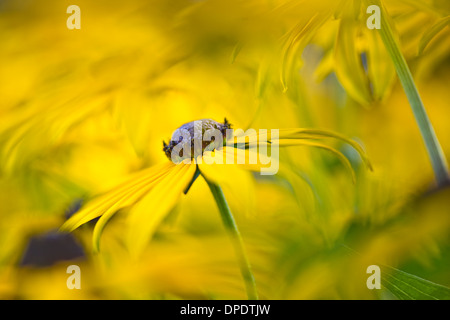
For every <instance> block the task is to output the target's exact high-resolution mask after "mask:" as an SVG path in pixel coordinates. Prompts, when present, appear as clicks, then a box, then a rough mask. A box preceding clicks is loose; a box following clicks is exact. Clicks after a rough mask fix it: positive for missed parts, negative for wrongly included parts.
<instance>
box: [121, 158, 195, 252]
mask: <svg viewBox="0 0 450 320" xmlns="http://www.w3.org/2000/svg"><path fill="white" fill-rule="evenodd" d="M196 169H197V166H196V165H195V164H185V163H180V164H178V165H175V167H173V168H172V169H171V170H170V172H169V174H167V175H166V176H164V177H163V179H162V180H161V181H159V182H158V183H157V184H156V185H155V186H154V188H153V189H152V190H151V191H150V192H149V193H148V194H147V195H146V196H145V197H143V198H142V200H141V201H139V202H138V203H137V204H136V205H135V206H134V207H133V208H132V209H131V210H130V212H129V216H128V224H129V229H128V230H129V233H128V238H127V241H128V247H129V249H130V251H131V253H132V254H133V255H134V256H137V255H139V254H140V253H141V252H142V251H143V249H144V248H145V246H146V244H147V243H148V241H149V240H150V239H151V237H152V235H153V233H154V232H155V230H156V228H157V227H158V225H159V224H160V222H161V221H162V220H163V219H164V217H166V215H167V213H169V211H170V210H171V209H172V208H173V207H174V206H175V204H176V203H177V202H178V200H179V197H180V196H181V195H182V193H183V191H184V190H185V189H186V187H187V186H188V184H189V183H190V182H191V180H192V178H193V176H194V173H195V171H196Z"/></svg>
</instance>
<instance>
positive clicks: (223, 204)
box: [197, 169, 258, 300]
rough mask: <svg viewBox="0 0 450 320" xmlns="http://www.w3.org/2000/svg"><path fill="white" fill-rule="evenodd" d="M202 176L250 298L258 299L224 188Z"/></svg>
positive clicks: (253, 279) (253, 278) (248, 263)
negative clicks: (212, 198)
mask: <svg viewBox="0 0 450 320" xmlns="http://www.w3.org/2000/svg"><path fill="white" fill-rule="evenodd" d="M197 170H198V169H197ZM202 176H203V178H204V179H205V181H206V183H207V184H208V187H209V189H210V190H211V193H212V194H213V197H214V200H215V201H216V203H217V206H218V208H219V211H220V216H221V218H222V222H223V224H224V226H225V228H226V229H227V231H228V233H229V235H230V237H231V240H232V243H233V246H234V250H235V252H236V255H237V258H238V261H239V267H240V269H241V274H242V277H243V278H244V282H245V288H246V291H247V296H248V299H249V300H258V292H257V290H256V283H255V277H254V276H253V273H252V270H251V267H250V262H249V260H248V257H247V254H246V252H245V248H244V243H243V241H242V237H241V234H240V232H239V229H238V227H237V225H236V221H235V220H234V217H233V214H232V213H231V210H230V207H229V206H228V203H227V200H226V199H225V195H224V194H223V191H222V188H221V187H220V186H219V185H218V184H215V183H214V182H212V181H210V180H208V179H207V178H206V177H205V176H204V175H202Z"/></svg>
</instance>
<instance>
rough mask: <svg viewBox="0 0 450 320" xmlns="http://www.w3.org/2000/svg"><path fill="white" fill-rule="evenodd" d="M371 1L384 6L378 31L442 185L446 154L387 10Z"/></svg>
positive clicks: (446, 169) (445, 171) (377, 0)
mask: <svg viewBox="0 0 450 320" xmlns="http://www.w3.org/2000/svg"><path fill="white" fill-rule="evenodd" d="M370 2H372V3H375V4H376V5H378V6H379V7H380V8H382V9H381V10H382V11H381V29H379V30H378V31H379V32H380V36H381V39H382V40H383V43H384V45H385V47H386V49H387V51H388V52H389V55H390V56H391V59H392V61H393V63H394V66H395V69H396V71H397V75H398V77H399V79H400V82H401V84H402V86H403V89H404V91H405V93H406V96H407V98H408V101H409V104H410V105H411V109H412V111H413V113H414V117H415V118H416V122H417V124H418V126H419V130H420V132H421V134H422V138H423V140H424V142H425V146H426V148H427V151H428V155H429V157H430V159H431V165H432V167H433V171H434V175H435V177H436V182H437V184H438V186H442V185H444V184H445V183H446V182H448V180H449V174H448V167H447V161H446V159H445V155H444V153H443V151H442V148H441V146H440V144H439V141H438V139H437V137H436V134H435V132H434V129H433V126H432V124H431V122H430V119H429V118H428V115H427V112H426V110H425V106H424V105H423V103H422V99H421V98H420V95H419V92H418V90H417V88H416V85H415V83H414V79H413V77H412V75H411V72H410V70H409V68H408V65H407V63H406V60H405V58H404V57H403V55H402V53H401V51H400V47H399V45H398V43H397V41H396V40H395V38H394V35H393V33H392V29H391V27H390V25H389V21H388V19H387V12H386V10H385V9H384V8H383V6H382V5H381V2H380V0H373V1H370ZM367 3H369V1H367Z"/></svg>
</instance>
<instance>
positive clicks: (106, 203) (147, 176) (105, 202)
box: [60, 162, 175, 232]
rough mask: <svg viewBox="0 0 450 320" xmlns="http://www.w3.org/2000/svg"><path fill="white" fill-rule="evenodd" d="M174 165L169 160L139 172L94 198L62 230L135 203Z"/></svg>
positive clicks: (72, 228) (69, 229) (67, 229)
mask: <svg viewBox="0 0 450 320" xmlns="http://www.w3.org/2000/svg"><path fill="white" fill-rule="evenodd" d="M174 166H175V165H174V164H173V163H172V162H167V163H163V164H160V165H156V166H153V167H151V168H149V169H146V170H143V171H141V172H139V173H137V174H136V175H135V176H134V177H133V178H132V179H130V180H128V181H127V182H125V183H123V184H121V185H120V186H118V187H116V188H114V189H112V190H111V191H109V192H107V193H105V194H104V195H102V196H100V197H98V198H96V199H94V200H92V201H91V202H90V203H88V205H87V206H86V207H85V208H83V209H82V210H81V211H80V212H78V213H76V214H75V215H73V216H72V217H70V218H69V219H68V220H67V221H66V222H65V223H64V224H63V225H62V226H61V228H60V230H61V231H69V232H70V231H73V230H74V229H76V228H78V227H79V226H81V225H82V224H84V223H86V222H88V221H90V220H92V219H94V218H97V217H98V216H101V215H102V214H104V213H105V212H107V213H108V216H109V215H111V214H114V213H115V212H116V211H117V210H119V209H121V208H123V207H126V206H129V205H131V204H133V203H134V202H136V201H137V200H138V199H139V198H140V197H142V196H143V195H144V194H145V193H147V192H148V191H149V190H150V189H151V188H152V187H153V185H154V184H153V182H156V181H159V179H161V178H162V177H164V176H165V175H166V174H167V173H168V172H170V170H171V169H173V167H174ZM109 217H110V216H109Z"/></svg>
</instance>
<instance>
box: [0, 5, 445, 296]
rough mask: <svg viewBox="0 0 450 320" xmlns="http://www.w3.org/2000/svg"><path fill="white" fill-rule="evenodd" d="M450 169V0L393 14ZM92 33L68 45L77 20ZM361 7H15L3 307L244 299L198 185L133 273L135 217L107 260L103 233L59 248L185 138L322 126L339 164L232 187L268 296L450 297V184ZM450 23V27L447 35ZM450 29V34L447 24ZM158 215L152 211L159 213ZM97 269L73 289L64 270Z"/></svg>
mask: <svg viewBox="0 0 450 320" xmlns="http://www.w3.org/2000/svg"><path fill="white" fill-rule="evenodd" d="M385 2H386V3H385V5H386V9H387V11H388V13H389V15H390V19H392V21H393V23H394V25H395V34H396V36H397V37H398V40H399V43H400V44H401V49H402V52H403V54H404V56H405V58H406V59H407V62H408V64H409V66H410V68H411V71H412V73H413V76H414V80H415V82H416V85H417V87H418V89H419V92H420V94H421V97H422V99H423V102H424V104H425V107H426V108H427V112H428V114H429V116H430V119H431V122H432V124H433V126H434V129H435V131H436V134H437V137H438V138H439V140H440V142H441V145H442V147H443V150H444V153H445V154H446V156H447V158H450V126H449V124H450V117H449V110H448V108H449V103H448V101H449V99H450V90H449V87H450V72H449V71H450V41H449V38H450V30H449V27H448V26H446V24H443V25H442V28H439V29H437V30H436V29H435V30H436V31H437V32H435V33H433V37H430V36H429V35H430V30H432V29H433V27H435V26H436V24H437V23H440V22H442V21H445V18H446V17H448V16H449V14H450V4H449V2H448V1H446V0H434V1H432V0H427V1H415V0H405V1H385ZM72 4H76V5H78V6H79V7H80V9H81V29H79V30H69V29H68V28H67V26H66V20H67V19H68V18H69V16H70V14H67V13H66V9H67V7H68V6H69V5H72ZM365 9H366V6H365V5H364V4H363V3H362V2H361V1H340V2H339V1H328V0H321V1H314V3H312V1H288V0H258V1H256V0H247V1H239V0H203V1H202V0H197V1H196V0H173V1H163V0H160V1H156V0H153V1H103V0H100V1H85V0H77V1H70V2H69V1H65V0H63V1H56V0H55V1H50V0H40V1H32V0H21V1H12V0H3V1H0V30H1V31H0V298H2V299H245V298H246V294H245V288H244V284H243V281H242V278H241V275H240V272H239V266H238V263H237V261H236V256H235V254H234V251H233V248H232V245H231V243H230V241H229V237H228V236H227V234H226V232H225V229H224V227H223V225H222V223H221V220H220V215H219V212H218V209H217V206H216V204H215V202H214V200H213V197H212V195H211V193H210V192H209V190H208V187H207V185H206V183H205V182H204V181H203V180H202V179H197V181H196V182H195V183H194V185H193V186H192V188H191V190H190V191H189V193H188V194H187V195H186V196H183V197H182V199H181V201H180V202H179V203H178V205H177V206H176V207H175V208H174V209H173V210H172V212H171V213H170V214H169V215H168V217H167V219H165V221H164V222H163V223H162V224H161V225H160V227H159V228H158V231H157V233H156V235H155V236H154V237H153V239H152V241H151V242H149V243H148V246H147V248H146V249H145V252H144V254H143V255H142V257H140V259H138V260H135V259H131V258H130V257H129V254H128V251H127V248H126V246H124V244H123V234H124V232H125V231H124V230H125V228H126V223H125V222H124V217H125V216H126V214H127V210H128V209H127V208H126V209H123V210H121V211H120V212H119V213H118V214H117V215H116V216H115V217H114V218H113V219H112V220H111V222H110V223H109V224H108V225H107V227H106V229H105V232H104V235H103V237H102V249H101V251H100V253H97V254H94V253H93V252H92V247H91V237H92V229H93V224H92V223H88V224H86V225H84V226H82V227H80V228H79V229H77V230H75V231H74V232H73V233H70V234H66V233H59V232H58V228H59V227H60V226H61V225H62V224H63V223H64V221H65V220H66V219H67V218H68V217H69V216H71V215H72V214H74V213H75V212H77V211H78V210H79V209H80V208H81V207H82V205H83V204H84V203H86V201H88V200H89V199H91V198H92V197H94V196H95V195H98V194H101V193H102V192H105V191H107V190H109V189H110V188H112V187H114V186H115V185H117V184H118V183H120V182H121V181H124V180H125V179H126V178H127V177H128V176H129V175H130V174H132V173H135V172H137V171H139V170H140V169H143V168H147V167H149V166H152V165H154V164H157V163H160V162H163V161H167V159H166V158H165V156H164V153H163V152H162V140H163V139H165V140H167V139H168V138H169V137H170V136H171V133H172V132H173V130H174V129H176V128H178V127H179V126H180V125H182V124H183V123H186V122H189V121H193V120H196V119H201V118H212V119H215V120H217V121H222V120H223V118H224V117H226V118H227V119H229V121H230V122H231V123H232V124H233V126H234V127H235V128H243V129H246V128H249V127H252V128H294V127H295V128H321V129H328V130H333V131H335V132H339V133H341V134H343V135H345V136H347V137H350V138H352V139H354V140H356V141H358V142H359V143H360V144H361V145H362V146H363V148H364V150H365V151H366V153H367V155H368V157H369V158H370V160H371V162H372V164H373V167H374V169H373V171H372V172H371V171H369V170H368V169H367V167H366V166H364V165H363V164H362V163H361V160H360V158H359V157H358V155H357V153H356V152H355V151H354V150H352V149H351V148H350V147H349V146H348V145H346V144H343V143H339V142H336V141H335V142H330V144H331V145H332V146H333V147H335V148H338V149H339V150H340V151H341V152H343V153H344V154H345V155H346V156H347V157H348V158H349V160H350V161H351V164H352V166H353V168H354V169H355V172H356V178H357V179H356V183H353V182H352V180H351V178H350V177H349V175H348V172H347V171H346V169H345V168H344V167H343V166H342V164H341V163H340V162H339V160H338V159H336V158H335V157H334V156H333V155H332V154H329V153H327V152H326V151H321V150H318V149H312V148H306V147H298V148H287V149H283V150H281V152H280V163H281V168H282V170H280V174H278V175H275V176H264V177H263V176H260V175H259V174H252V173H250V172H246V171H240V170H236V172H235V173H234V176H233V177H230V179H229V181H227V182H225V183H224V185H223V186H222V187H223V189H224V192H225V195H226V197H227V200H228V202H229V204H230V207H231V210H232V212H233V214H234V216H235V218H236V221H237V224H238V226H239V229H240V231H241V233H242V237H243V241H244V245H245V247H246V250H247V252H248V256H249V260H250V262H251V265H252V268H253V271H254V274H255V277H256V284H257V287H258V290H259V293H260V296H261V298H262V299H395V298H396V296H395V295H393V294H392V293H391V292H389V291H388V290H386V289H385V288H384V287H383V288H382V289H381V290H369V289H368V288H367V287H366V280H367V277H368V276H369V275H368V274H366V269H367V267H368V266H369V265H372V264H377V265H387V266H390V267H393V268H396V269H399V270H403V271H405V272H408V273H410V274H413V275H415V276H418V277H420V278H423V279H427V280H429V281H432V282H435V283H438V284H441V285H444V286H450V272H449V268H448V266H449V265H450V233H449V231H450V187H445V186H444V187H440V188H437V187H436V186H435V182H434V175H433V172H432V168H431V165H430V161H429V159H428V156H427V153H426V149H425V146H424V144H423V141H422V139H421V136H420V132H419V130H418V127H417V125H416V122H415V120H414V117H413V114H412V112H411V109H410V107H409V104H408V101H407V99H406V96H405V94H404V91H403V89H402V87H401V85H400V83H399V81H398V79H397V78H396V74H395V70H394V67H393V64H392V63H391V62H390V59H389V56H388V55H387V52H386V50H385V49H384V47H383V43H382V42H381V40H380V38H379V36H378V34H377V32H376V30H369V29H368V28H367V27H366V19H367V18H368V16H369V15H367V14H366V12H365ZM443 19H444V20H443ZM447 20H448V19H447ZM441 24H442V23H441ZM149 214H151V212H149ZM71 264H76V265H79V266H80V268H81V286H82V288H81V290H69V289H68V288H67V286H66V280H67V277H68V276H69V275H68V274H67V273H66V269H67V266H69V265H71Z"/></svg>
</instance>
